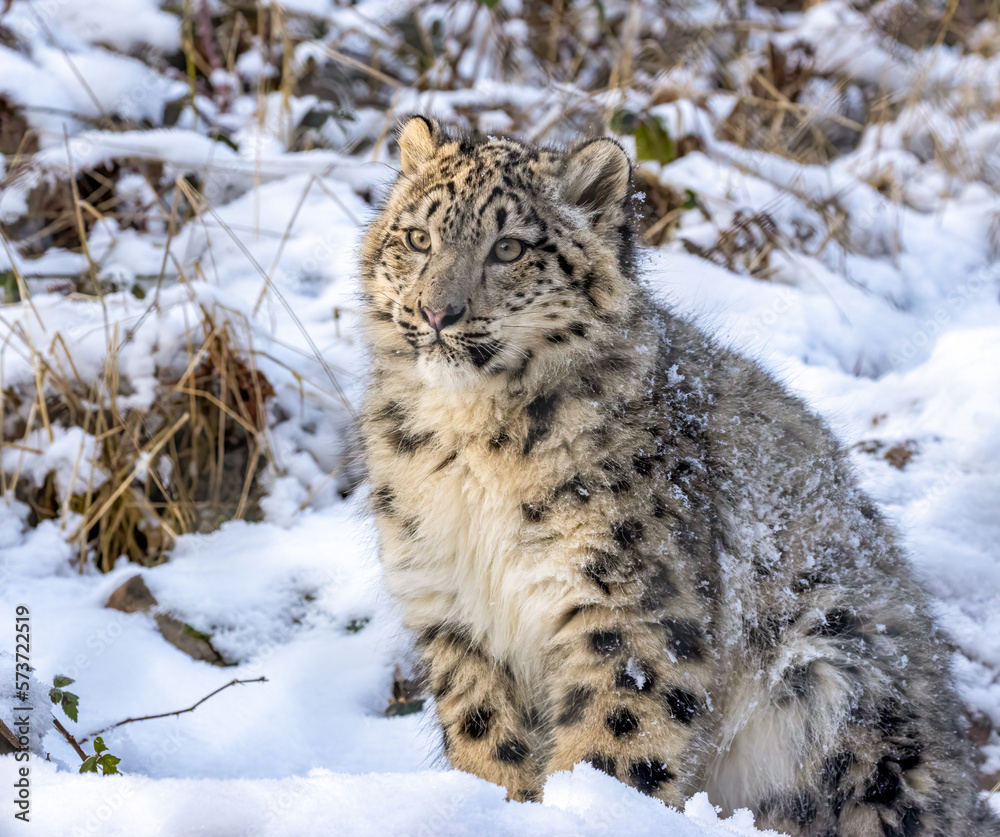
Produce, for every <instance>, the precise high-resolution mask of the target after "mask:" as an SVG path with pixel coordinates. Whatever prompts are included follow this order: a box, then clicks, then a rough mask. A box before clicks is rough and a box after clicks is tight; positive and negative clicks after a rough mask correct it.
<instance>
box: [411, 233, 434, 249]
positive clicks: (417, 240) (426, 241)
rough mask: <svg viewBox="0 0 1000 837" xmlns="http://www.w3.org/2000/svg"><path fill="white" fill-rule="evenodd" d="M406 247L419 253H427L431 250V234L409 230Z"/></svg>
mask: <svg viewBox="0 0 1000 837" xmlns="http://www.w3.org/2000/svg"><path fill="white" fill-rule="evenodd" d="M406 245H407V246H408V247H409V248H410V249H411V250H416V251H417V252H418V253H426V252H427V251H428V250H430V249H431V237H430V234H429V233H427V232H424V230H407V231H406Z"/></svg>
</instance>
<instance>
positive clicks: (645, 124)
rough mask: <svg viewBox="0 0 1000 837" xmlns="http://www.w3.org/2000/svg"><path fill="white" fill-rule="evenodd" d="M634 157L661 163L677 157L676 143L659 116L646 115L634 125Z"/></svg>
mask: <svg viewBox="0 0 1000 837" xmlns="http://www.w3.org/2000/svg"><path fill="white" fill-rule="evenodd" d="M635 157H636V159H637V160H654V161H655V162H657V163H663V164H666V163H670V162H672V161H674V160H676V159H677V143H676V142H674V140H673V138H672V137H671V136H670V134H669V133H667V129H666V126H664V124H663V120H661V119H660V118H659V117H657V116H646V117H645V118H643V119H642V120H641V121H640V122H639V124H638V125H637V126H636V129H635Z"/></svg>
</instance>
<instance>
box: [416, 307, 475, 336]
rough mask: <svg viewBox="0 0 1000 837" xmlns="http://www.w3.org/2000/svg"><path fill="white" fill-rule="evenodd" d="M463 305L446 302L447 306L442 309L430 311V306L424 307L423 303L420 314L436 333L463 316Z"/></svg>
mask: <svg viewBox="0 0 1000 837" xmlns="http://www.w3.org/2000/svg"><path fill="white" fill-rule="evenodd" d="M465 308H466V306H464V305H453V304H451V303H449V304H448V307H447V308H445V309H444V311H432V310H431V309H430V308H425V307H424V306H423V305H421V306H420V316H421V317H423V318H424V322H425V323H427V325H429V326H430V327H431V328H433V329H434V331H436V332H437V333H438V334H440V333H441V332H442V331H444V330H445V329H446V328H448V326H453V325H455V323H457V322H458V321H459V320H460V319H462V317H464V316H465Z"/></svg>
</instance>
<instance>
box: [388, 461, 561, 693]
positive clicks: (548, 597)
mask: <svg viewBox="0 0 1000 837" xmlns="http://www.w3.org/2000/svg"><path fill="white" fill-rule="evenodd" d="M433 461H434V459H433V458H429V459H428V462H427V463H426V465H424V466H423V467H421V465H419V464H417V463H414V465H413V470H414V473H412V474H409V473H406V474H404V473H401V472H400V471H398V470H397V471H396V472H395V476H396V485H397V486H398V487H399V498H398V502H399V505H400V513H401V514H406V515H412V517H413V518H414V519H416V520H417V521H419V522H418V524H417V526H416V531H415V533H414V532H413V531H412V530H411V532H410V534H409V535H408V536H406V537H398V538H394V537H392V536H390V535H388V534H387V533H386V534H387V536H386V537H383V560H384V562H385V567H386V584H387V587H388V588H389V590H390V592H392V593H393V594H394V595H395V596H397V597H398V598H399V600H400V601H401V602H402V604H403V607H404V616H405V619H406V622H407V623H408V624H409V625H410V626H411V627H413V628H418V629H419V628H424V627H427V626H430V625H435V624H440V623H449V624H457V625H463V626H466V627H467V628H468V629H469V630H470V632H471V633H472V635H473V637H474V638H475V639H476V640H477V641H479V642H482V643H483V644H484V645H485V646H486V647H487V648H489V650H490V651H491V652H492V653H493V654H494V655H496V657H497V658H498V659H503V660H507V661H509V663H510V664H511V665H512V666H513V667H514V668H515V669H517V670H519V673H520V674H521V675H522V676H524V677H525V678H526V680H527V682H530V681H531V680H533V679H534V678H533V677H532V674H533V672H534V670H535V667H536V666H537V665H538V660H539V659H540V657H541V654H540V653H539V652H540V650H541V649H542V648H544V645H545V643H546V641H547V640H548V639H549V637H550V636H551V635H552V632H553V631H554V629H555V627H554V626H555V625H556V624H557V623H558V621H559V619H560V617H561V616H562V614H563V613H564V612H565V610H566V607H567V602H569V601H570V594H571V591H572V578H571V575H570V573H569V571H568V569H567V568H566V567H565V564H564V563H561V562H560V561H559V560H558V555H557V554H555V551H554V549H553V547H554V545H553V544H551V543H543V542H540V541H538V540H537V539H536V540H532V537H531V534H530V531H529V529H528V527H527V526H526V525H525V522H524V516H523V514H522V511H521V504H522V503H523V502H525V501H526V500H527V499H528V498H529V496H530V494H531V490H530V487H529V485H530V479H529V478H528V475H526V474H518V473H513V472H511V470H510V469H504V468H503V467H498V463H497V457H496V455H495V454H490V453H489V452H487V451H486V450H485V449H484V450H476V449H475V448H474V447H465V448H464V449H462V450H460V452H459V454H458V456H457V458H456V459H455V460H454V461H453V462H451V463H450V464H449V465H448V466H447V467H446V468H443V469H441V470H440V471H434V470H433V467H434V466H433V464H432V463H433ZM428 466H429V467H428ZM397 468H398V463H397ZM413 534H416V537H413Z"/></svg>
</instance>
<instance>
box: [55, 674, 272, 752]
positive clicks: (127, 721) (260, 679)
mask: <svg viewBox="0 0 1000 837" xmlns="http://www.w3.org/2000/svg"><path fill="white" fill-rule="evenodd" d="M266 682H267V678H266V677H255V678H254V679H253V680H230V681H229V682H228V683H226V685H225V686H220V687H219V688H218V689H216V690H215V691H214V692H209V693H208V694H207V695H205V697H203V698H202V699H201V700H199V701H198V702H197V703H194V704H192V705H191V706H189V707H188V708H187V709H178V710H177V711H176V712H161V713H160V714H159V715H143V716H142V717H140V718H126V719H125V720H124V721H119V722H118V723H117V724H111V726H107V727H105V728H104V729H100V730H98V731H97V732H92V733H91V734H90V736H88V737H93V736H95V735H100V734H101V733H102V732H107V731H108V730H109V729H114V728H115V727H121V726H124V725H125V724H131V723H134V722H135V721H152V720H153V719H154V718H169V717H170V716H171V715H183V714H184V713H185V712H194V710H195V709H197V708H198V707H199V706H201V705H202V704H203V703H204V702H205V701H206V700H208V699H209V698H210V697H215V696H216V695H217V694H219V692H221V691H223V690H225V689H228V688H229V687H230V686H235V685H237V684H243V683H266ZM56 723H57V724H58V723H59V722H58V721H56ZM65 734H66V735H69V733H65ZM83 740H84V741H86V740H87V739H86V738H85V739H83ZM81 752H82V751H81Z"/></svg>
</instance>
